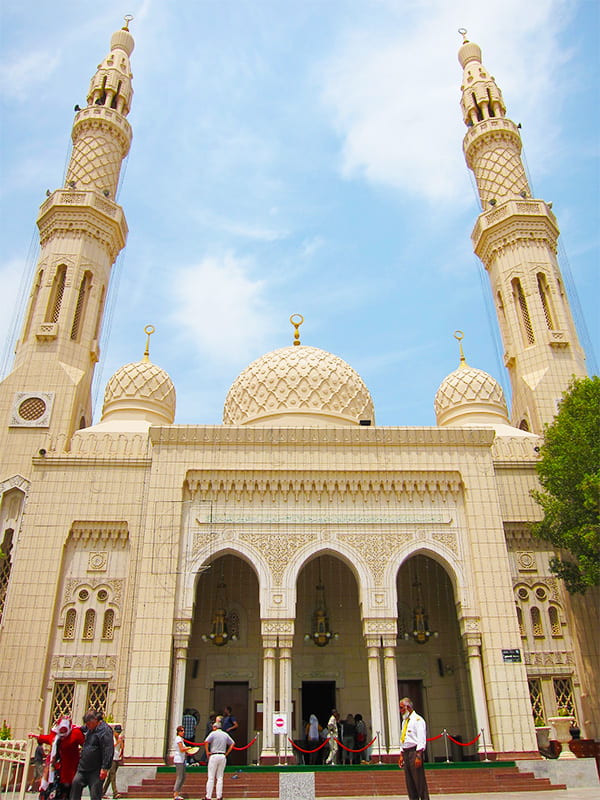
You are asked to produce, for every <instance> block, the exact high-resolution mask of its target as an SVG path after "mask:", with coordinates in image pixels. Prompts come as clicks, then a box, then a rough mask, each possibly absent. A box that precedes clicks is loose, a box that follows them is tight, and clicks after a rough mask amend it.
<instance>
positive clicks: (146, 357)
mask: <svg viewBox="0 0 600 800" xmlns="http://www.w3.org/2000/svg"><path fill="white" fill-rule="evenodd" d="M155 330H156V328H155V327H154V325H146V327H145V328H144V333H145V334H146V349H145V350H144V357H143V358H142V361H150V337H151V336H152V334H153V333H154V331H155Z"/></svg>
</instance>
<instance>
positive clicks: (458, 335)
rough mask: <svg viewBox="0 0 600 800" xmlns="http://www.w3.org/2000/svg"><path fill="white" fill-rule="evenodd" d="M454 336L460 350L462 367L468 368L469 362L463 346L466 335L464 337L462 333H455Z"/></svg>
mask: <svg viewBox="0 0 600 800" xmlns="http://www.w3.org/2000/svg"><path fill="white" fill-rule="evenodd" d="M453 335H454V338H455V339H456V341H457V342H458V347H459V350H460V366H461V367H466V366H467V360H466V358H465V354H464V352H463V346H462V340H463V339H464V338H465V335H464V333H463V332H462V331H454V334H453Z"/></svg>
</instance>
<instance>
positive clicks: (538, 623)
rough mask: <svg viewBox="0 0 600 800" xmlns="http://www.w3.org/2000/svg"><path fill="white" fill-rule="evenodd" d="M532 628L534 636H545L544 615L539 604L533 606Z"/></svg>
mask: <svg viewBox="0 0 600 800" xmlns="http://www.w3.org/2000/svg"><path fill="white" fill-rule="evenodd" d="M531 629H532V631H533V635H534V636H536V637H543V635H544V629H543V628H542V615H541V614H540V610H539V608H538V607H537V606H533V608H532V609H531Z"/></svg>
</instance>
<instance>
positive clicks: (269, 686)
mask: <svg viewBox="0 0 600 800" xmlns="http://www.w3.org/2000/svg"><path fill="white" fill-rule="evenodd" d="M276 650H277V636H272V635H271V636H264V635H263V730H262V751H261V758H262V757H263V756H272V757H274V756H275V755H276V753H275V737H274V734H273V726H272V724H271V723H272V720H273V713H274V711H275V690H276V676H275V654H276Z"/></svg>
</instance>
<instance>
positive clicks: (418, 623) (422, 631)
mask: <svg viewBox="0 0 600 800" xmlns="http://www.w3.org/2000/svg"><path fill="white" fill-rule="evenodd" d="M413 588H414V589H415V607H414V610H413V629H412V631H411V632H407V633H405V634H404V638H405V639H410V637H411V636H412V638H413V639H414V640H415V642H416V643H417V644H425V643H426V642H428V641H429V640H430V639H431V637H432V636H433V637H434V638H437V636H438V632H437V631H432V630H430V628H429V618H428V615H427V611H426V610H425V606H424V605H423V600H422V598H421V581H420V580H419V579H418V578H417V579H416V580H415V582H414V583H413Z"/></svg>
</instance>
